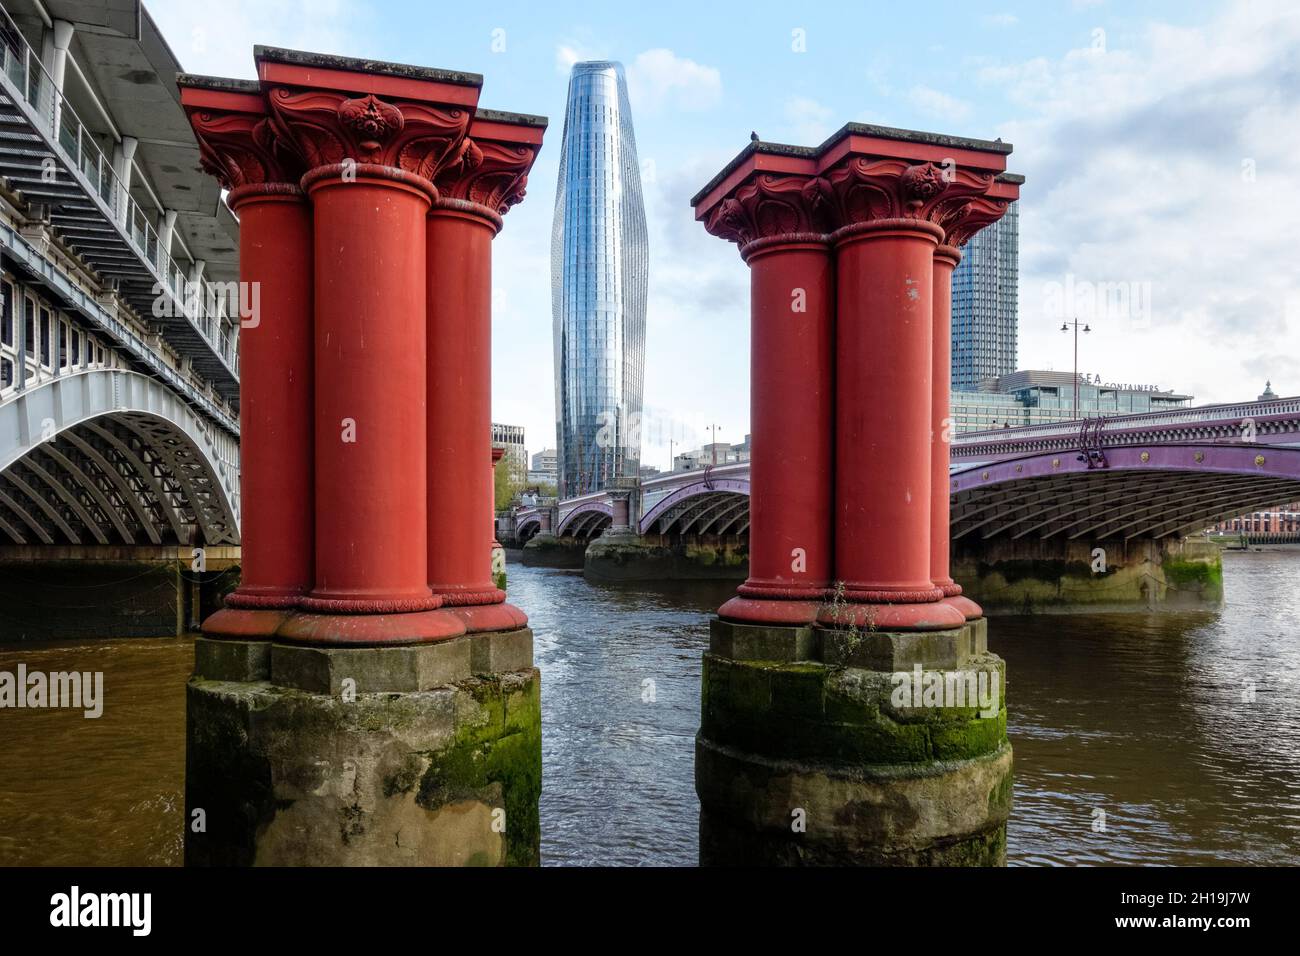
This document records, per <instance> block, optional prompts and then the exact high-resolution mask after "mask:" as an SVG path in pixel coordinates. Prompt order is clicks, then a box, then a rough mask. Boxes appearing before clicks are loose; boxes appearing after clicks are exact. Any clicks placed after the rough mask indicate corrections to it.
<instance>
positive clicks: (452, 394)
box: [180, 47, 545, 865]
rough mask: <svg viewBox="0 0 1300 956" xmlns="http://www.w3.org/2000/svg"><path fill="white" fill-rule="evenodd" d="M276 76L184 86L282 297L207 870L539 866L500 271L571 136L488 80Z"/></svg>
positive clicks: (322, 60)
mask: <svg viewBox="0 0 1300 956" xmlns="http://www.w3.org/2000/svg"><path fill="white" fill-rule="evenodd" d="M255 58H256V60H257V68H258V76H259V79H258V81H255V82H245V81H236V80H225V79H214V78H206V77H182V78H181V81H180V84H181V87H182V103H183V104H184V105H185V107H186V109H187V112H188V114H189V115H190V118H191V123H192V125H193V126H194V129H195V133H196V136H197V138H198V140H199V143H200V147H201V149H202V150H203V156H204V160H205V168H207V169H208V170H209V171H210V172H211V173H213V174H214V175H215V176H217V178H218V179H220V180H221V181H222V184H223V185H225V186H226V187H227V188H231V190H232V191H231V194H230V195H231V199H232V202H234V203H237V204H240V211H241V212H243V211H244V210H245V209H248V210H250V214H249V215H248V217H247V219H245V221H244V222H243V224H242V225H243V229H244V231H243V234H242V236H241V281H244V282H249V283H258V284H259V285H260V287H261V302H262V314H261V315H260V316H258V317H256V318H257V321H256V324H254V325H246V328H245V331H244V334H243V335H242V336H241V350H242V361H243V366H244V369H245V379H244V400H243V403H242V414H243V429H244V442H245V444H244V468H245V475H246V476H248V477H246V480H247V481H248V485H247V486H246V487H247V489H248V495H247V498H248V499H249V500H250V503H251V504H254V505H258V506H257V507H249V508H248V509H247V510H246V512H245V519H244V525H243V529H242V530H243V542H244V549H245V555H246V567H245V580H244V584H243V585H242V586H241V587H240V589H239V590H238V591H237V592H236V593H235V594H234V595H231V599H230V600H229V601H228V607H227V609H225V610H223V611H222V612H220V613H218V614H216V615H213V617H212V618H210V619H209V620H208V621H207V622H205V625H204V636H203V637H202V638H200V639H199V641H198V643H197V645H196V651H195V674H194V677H193V678H192V679H191V681H190V684H189V687H188V698H187V752H186V809H187V821H189V826H188V827H187V832H186V847H185V857H186V862H187V863H188V864H191V865H207V864H272V865H274V864H413V865H421V864H482V865H498V864H514V865H521V864H522V865H528V864H536V863H537V862H538V855H539V840H540V830H539V824H538V816H537V802H538V797H539V795H540V787H541V712H540V678H539V675H538V672H537V670H536V669H535V668H534V667H533V661H532V633H531V631H530V630H529V629H528V627H527V618H526V617H525V616H524V615H523V613H522V612H520V611H519V610H518V609H516V608H514V607H512V606H511V605H509V604H507V603H506V602H505V594H504V592H503V591H502V590H501V589H499V588H498V587H497V586H496V584H495V582H494V577H493V558H492V555H493V547H492V545H493V533H492V527H491V523H490V522H491V520H492V517H491V516H492V488H493V486H492V468H491V462H492V461H493V458H492V455H491V448H490V428H489V421H490V419H489V407H490V368H491V356H490V343H491V311H490V308H491V307H490V303H491V296H490V292H491V264H490V259H491V241H492V238H493V236H494V235H495V234H496V232H497V231H498V230H499V229H500V227H501V224H502V219H501V216H502V214H503V213H505V212H506V211H507V210H508V209H509V208H510V206H512V205H514V204H515V203H516V202H518V201H519V200H520V199H522V197H523V187H524V183H525V182H526V179H527V174H528V171H529V169H530V168H531V165H532V162H533V160H534V158H535V156H536V153H537V150H538V149H539V148H540V145H541V141H542V133H543V130H544V127H545V120H543V119H541V118H539V117H528V116H520V115H515V114H505V113H495V112H491V111H487V110H479V109H478V108H477V101H478V96H479V90H480V86H481V83H482V78H481V77H478V76H476V75H473V74H464V73H454V72H450V71H444V70H434V69H425V68H420V67H410V66H405V65H400V64H381V63H374V62H372V61H362V60H350V59H345V58H340V57H330V56H320V55H316V54H304V53H298V52H294V51H287V50H277V49H271V48H262V47H259V48H257V50H256V53H255ZM259 502H260V505H259V504H258V503H259ZM199 820H201V825H199V823H198V822H197V821H199Z"/></svg>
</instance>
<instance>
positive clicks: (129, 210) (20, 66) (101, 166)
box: [0, 7, 239, 375]
mask: <svg viewBox="0 0 1300 956" xmlns="http://www.w3.org/2000/svg"><path fill="white" fill-rule="evenodd" d="M0 16H3V18H4V22H3V24H0V26H2V27H4V28H5V30H4V33H5V36H4V37H3V40H2V41H0V76H3V80H2V81H0V82H2V83H3V86H4V88H5V92H6V93H7V94H8V96H9V97H10V98H11V99H12V100H13V101H14V103H15V105H18V106H19V107H20V108H24V112H25V113H26V114H27V117H28V119H29V120H30V121H31V122H32V125H33V126H35V127H36V128H37V130H38V131H39V132H40V133H41V134H42V136H43V137H44V138H45V140H46V142H47V144H48V145H49V147H50V148H51V149H52V150H55V151H58V152H59V153H61V158H62V159H64V161H65V162H66V164H67V165H68V167H69V168H70V169H73V170H75V171H76V172H77V173H78V174H79V175H80V176H81V177H82V179H83V180H84V182H83V183H82V184H81V185H83V186H84V187H85V188H86V192H87V195H88V196H89V197H90V198H91V200H92V201H93V202H95V203H96V204H98V205H99V206H100V208H101V211H102V212H103V213H104V214H105V216H106V217H107V218H109V219H110V220H111V221H112V222H113V223H114V224H115V225H116V226H117V228H118V229H119V230H121V232H122V233H123V234H124V235H125V236H126V237H127V239H128V241H129V244H130V245H131V246H132V247H134V249H135V251H136V252H137V253H138V254H139V256H140V258H141V260H142V261H143V262H145V263H146V264H147V265H148V266H149V267H150V268H151V269H152V271H153V273H154V274H155V276H156V277H157V279H158V282H157V284H156V286H155V292H157V293H161V292H163V291H164V290H165V291H166V292H167V293H168V294H169V295H170V296H171V297H172V299H173V302H172V303H171V308H172V310H173V311H172V312H171V314H172V315H184V316H185V317H186V318H187V319H188V320H189V322H190V324H191V325H193V326H194V329H195V330H196V331H197V332H198V333H199V335H200V336H202V337H203V339H204V340H205V341H207V343H208V344H209V345H210V346H212V348H213V350H214V351H215V352H216V353H217V354H218V355H219V356H221V358H222V359H223V360H224V361H225V363H226V364H227V366H229V368H230V369H231V370H232V371H233V372H235V374H236V375H238V370H239V352H238V339H239V335H238V325H239V323H238V322H237V321H235V322H233V323H230V324H229V325H228V324H227V321H226V320H228V319H230V316H229V314H228V311H227V309H226V301H225V298H224V297H223V296H220V295H218V294H217V293H216V292H215V290H213V288H212V286H211V285H210V284H209V283H208V282H207V281H206V280H204V279H199V280H198V282H197V284H196V285H197V290H196V291H197V293H198V294H194V295H187V292H189V291H190V290H191V284H190V280H189V278H188V276H187V275H186V274H185V272H184V271H183V270H182V269H181V268H180V266H178V265H177V264H176V261H175V260H174V259H173V258H172V257H171V254H170V253H169V252H168V251H167V250H166V249H164V248H163V247H162V246H161V245H160V243H159V241H158V233H157V230H156V229H154V226H153V223H151V222H150V221H149V217H148V216H147V215H146V214H145V212H144V211H143V210H142V209H141V208H140V205H139V203H137V202H136V201H135V200H134V199H132V198H131V193H130V190H129V189H128V188H127V187H126V185H125V184H124V183H123V182H122V181H121V180H120V179H119V178H118V176H117V173H116V171H115V170H114V169H113V163H112V161H111V160H110V159H109V158H108V157H107V156H105V155H104V151H103V150H102V149H100V147H99V144H98V143H97V142H96V141H95V136H94V133H93V132H92V131H91V130H90V129H89V128H88V127H86V125H85V124H84V123H82V121H81V119H80V117H78V116H77V113H76V110H74V109H73V108H72V105H71V104H70V103H69V102H68V101H67V99H66V97H64V95H63V93H62V91H61V90H59V89H58V87H57V86H56V85H55V83H54V79H53V77H51V76H50V74H49V73H48V72H47V71H46V70H45V67H44V65H43V64H42V63H41V60H40V57H39V56H38V55H37V54H36V52H35V51H34V50H33V49H32V48H31V46H30V44H28V43H27V40H26V38H25V37H24V36H23V34H22V32H21V31H20V30H19V29H18V27H17V26H16V25H15V24H14V22H13V20H12V19H11V18H10V17H9V14H8V12H7V11H5V10H4V9H3V8H2V7H0ZM75 179H76V177H75V176H74V180H75ZM196 304H197V306H196Z"/></svg>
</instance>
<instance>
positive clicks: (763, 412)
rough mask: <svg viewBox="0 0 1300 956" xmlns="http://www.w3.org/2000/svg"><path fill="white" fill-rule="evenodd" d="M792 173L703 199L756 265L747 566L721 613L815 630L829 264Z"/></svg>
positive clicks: (701, 209) (828, 381) (825, 574)
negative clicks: (744, 576) (744, 577)
mask: <svg viewBox="0 0 1300 956" xmlns="http://www.w3.org/2000/svg"><path fill="white" fill-rule="evenodd" d="M785 172H786V174H785V175H776V174H767V173H759V172H757V171H756V170H755V171H753V172H750V173H747V174H745V175H743V176H742V175H740V174H739V173H738V174H736V176H735V177H734V178H733V180H732V181H724V182H723V183H721V184H720V185H719V186H718V187H717V188H716V189H714V190H712V191H708V190H706V192H705V194H702V196H701V197H697V202H696V217H697V218H699V219H702V220H704V223H705V226H706V228H707V229H708V230H709V232H710V233H712V234H713V235H716V236H719V237H721V238H724V239H730V240H733V241H735V242H737V243H739V244H740V246H741V255H742V257H743V258H744V259H745V261H746V263H748V265H749V270H750V387H749V403H750V431H751V433H752V435H753V449H752V450H751V452H750V462H749V469H750V472H749V510H750V524H749V569H750V570H749V577H748V579H747V580H746V581H745V583H744V584H743V585H741V586H740V587H739V588H738V589H737V596H736V597H734V598H732V599H731V600H730V601H728V602H727V603H726V604H724V605H723V606H722V607H721V608H720V609H719V611H718V614H719V615H720V616H721V617H723V618H727V619H730V620H735V621H739V622H742V623H762V624H807V623H811V622H812V621H814V620H815V619H816V617H817V611H818V604H819V602H820V601H821V600H822V599H823V598H824V597H825V595H826V588H827V585H828V584H829V582H830V577H831V503H832V496H831V475H832V451H833V446H832V441H833V437H834V435H833V417H832V402H833V397H834V381H835V372H834V362H833V358H832V338H833V334H834V308H835V286H834V268H833V265H832V260H831V251H830V248H829V245H828V243H827V239H826V236H825V234H824V232H823V231H822V230H821V229H819V228H818V225H819V223H818V215H817V211H816V203H815V199H816V197H815V195H814V194H812V193H810V192H809V191H808V186H809V182H810V178H809V177H808V176H807V175H803V174H801V172H800V169H799V167H798V164H797V163H796V164H795V165H794V166H792V167H791V168H790V169H789V170H788V171H785Z"/></svg>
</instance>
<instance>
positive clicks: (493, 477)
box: [488, 448, 506, 560]
mask: <svg viewBox="0 0 1300 956" xmlns="http://www.w3.org/2000/svg"><path fill="white" fill-rule="evenodd" d="M505 456H506V450H505V449H504V448H493V449H492V464H491V465H490V466H489V467H488V480H489V481H490V482H491V486H492V500H491V505H492V508H491V511H490V512H489V513H488V519H489V520H490V521H491V528H492V551H493V552H496V551H499V550H500V549H501V542H500V541H498V540H497V496H496V488H497V463H498V462H500V461H501V459H502V458H504V457H505ZM494 560H495V555H494Z"/></svg>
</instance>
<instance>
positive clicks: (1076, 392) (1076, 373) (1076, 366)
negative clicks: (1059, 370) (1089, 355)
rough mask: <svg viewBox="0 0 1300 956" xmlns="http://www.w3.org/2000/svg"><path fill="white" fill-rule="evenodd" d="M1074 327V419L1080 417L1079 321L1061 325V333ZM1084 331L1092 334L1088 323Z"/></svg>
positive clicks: (1072, 320)
mask: <svg viewBox="0 0 1300 956" xmlns="http://www.w3.org/2000/svg"><path fill="white" fill-rule="evenodd" d="M1071 326H1073V327H1074V417H1075V418H1076V419H1077V418H1078V417H1079V320H1078V319H1071V320H1070V321H1069V322H1062V323H1061V331H1062V332H1068V331H1070V327H1071ZM1083 331H1084V332H1091V331H1092V329H1090V328H1089V327H1088V323H1086V322H1085V323H1083Z"/></svg>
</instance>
